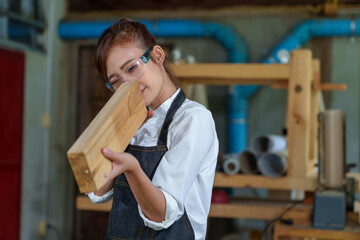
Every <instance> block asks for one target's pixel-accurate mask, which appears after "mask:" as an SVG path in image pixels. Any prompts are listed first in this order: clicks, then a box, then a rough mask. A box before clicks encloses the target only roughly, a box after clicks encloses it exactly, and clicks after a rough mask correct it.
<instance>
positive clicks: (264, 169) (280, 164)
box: [258, 153, 287, 177]
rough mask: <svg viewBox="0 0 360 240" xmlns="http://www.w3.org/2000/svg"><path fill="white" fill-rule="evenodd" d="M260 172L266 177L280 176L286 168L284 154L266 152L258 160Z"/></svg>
mask: <svg viewBox="0 0 360 240" xmlns="http://www.w3.org/2000/svg"><path fill="white" fill-rule="evenodd" d="M258 168H259V170H260V172H261V173H262V174H263V175H265V176H267V177H281V176H283V175H284V173H285V172H286V169H287V161H286V156H285V155H284V154H282V153H268V154H265V155H262V156H261V157H260V158H259V160H258Z"/></svg>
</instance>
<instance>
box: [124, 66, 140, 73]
mask: <svg viewBox="0 0 360 240" xmlns="http://www.w3.org/2000/svg"><path fill="white" fill-rule="evenodd" d="M137 67H138V65H137V64H134V65H131V66H130V67H129V68H128V70H127V72H128V73H132V72H134V71H135V70H136V68H137Z"/></svg>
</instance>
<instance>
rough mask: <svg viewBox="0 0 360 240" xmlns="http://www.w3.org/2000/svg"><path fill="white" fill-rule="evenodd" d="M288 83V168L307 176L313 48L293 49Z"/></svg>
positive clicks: (291, 172) (296, 175) (293, 174)
mask: <svg viewBox="0 0 360 240" xmlns="http://www.w3.org/2000/svg"><path fill="white" fill-rule="evenodd" d="M290 62H291V70H290V79H289V86H288V112H287V114H288V153H289V154H288V170H287V176H288V177H292V178H304V177H306V176H307V170H308V161H309V142H310V125H311V124H312V122H311V117H310V116H311V115H310V106H311V80H312V66H311V65H312V58H311V51H310V50H294V51H292V52H291V60H290Z"/></svg>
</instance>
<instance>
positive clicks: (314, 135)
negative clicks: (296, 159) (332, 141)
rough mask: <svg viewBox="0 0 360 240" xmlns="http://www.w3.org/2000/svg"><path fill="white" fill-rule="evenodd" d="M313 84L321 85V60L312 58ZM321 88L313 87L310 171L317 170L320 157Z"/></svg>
mask: <svg viewBox="0 0 360 240" xmlns="http://www.w3.org/2000/svg"><path fill="white" fill-rule="evenodd" d="M312 71H313V73H312V76H313V78H312V85H320V79H321V76H320V60H318V59H313V60H312ZM319 94H320V92H319V90H317V89H314V88H312V89H311V100H310V102H311V104H310V141H309V164H308V170H307V171H308V172H311V171H315V164H316V163H317V159H318V125H319V124H318V114H319Z"/></svg>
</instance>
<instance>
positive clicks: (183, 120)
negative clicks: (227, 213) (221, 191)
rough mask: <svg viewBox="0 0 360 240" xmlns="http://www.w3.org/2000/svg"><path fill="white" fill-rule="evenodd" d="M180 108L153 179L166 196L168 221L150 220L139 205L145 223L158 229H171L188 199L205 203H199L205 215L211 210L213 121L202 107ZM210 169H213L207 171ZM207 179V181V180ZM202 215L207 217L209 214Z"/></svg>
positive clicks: (214, 153) (214, 154) (215, 141)
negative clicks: (166, 148) (165, 150)
mask: <svg viewBox="0 0 360 240" xmlns="http://www.w3.org/2000/svg"><path fill="white" fill-rule="evenodd" d="M179 110H180V109H179ZM179 110H178V112H177V113H176V114H178V115H177V116H176V115H175V117H174V119H173V121H172V123H171V124H170V127H169V131H168V136H167V141H168V144H167V145H168V151H167V152H166V153H165V154H164V156H163V158H162V160H161V162H160V164H159V166H158V168H157V170H156V172H155V174H154V177H153V180H152V182H153V184H154V185H155V186H156V187H158V188H159V189H160V190H161V191H162V192H163V193H164V196H165V199H166V213H165V220H164V221H163V222H161V223H158V222H153V221H151V220H149V219H148V218H146V216H145V215H144V214H143V213H142V211H141V208H140V206H139V212H140V216H141V217H142V219H143V220H144V223H145V225H146V226H149V227H151V228H153V229H155V230H160V229H164V228H168V227H169V226H171V225H172V224H173V223H174V222H175V221H177V220H178V219H179V218H180V217H181V216H182V215H183V214H184V209H185V203H186V201H187V200H188V199H191V201H193V202H197V203H199V204H202V205H203V206H198V207H199V209H201V208H203V209H205V211H203V212H204V214H203V215H206V214H207V213H208V209H209V203H210V199H211V189H212V184H213V177H214V172H215V165H216V159H217V154H218V139H217V135H216V131H215V124H214V120H213V118H212V115H211V113H210V112H209V111H208V110H207V109H205V108H203V107H194V108H189V109H185V110H183V111H179ZM209 168H211V169H212V168H213V170H212V171H207V169H209ZM202 174H205V175H204V176H202ZM204 179H207V181H208V182H204V181H203V180H204ZM190 192H191V196H189V193H190ZM203 217H205V219H206V216H203Z"/></svg>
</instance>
